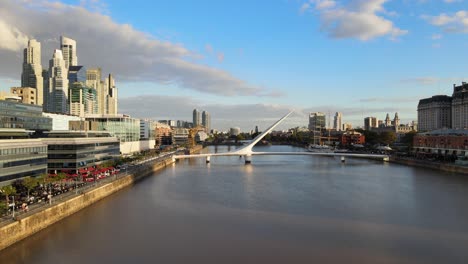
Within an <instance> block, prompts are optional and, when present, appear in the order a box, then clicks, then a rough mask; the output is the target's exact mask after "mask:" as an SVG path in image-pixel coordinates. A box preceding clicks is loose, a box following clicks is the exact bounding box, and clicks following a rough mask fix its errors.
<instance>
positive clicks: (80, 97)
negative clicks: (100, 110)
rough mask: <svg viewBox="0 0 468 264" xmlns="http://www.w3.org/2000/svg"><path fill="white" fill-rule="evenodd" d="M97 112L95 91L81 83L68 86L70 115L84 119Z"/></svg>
mask: <svg viewBox="0 0 468 264" xmlns="http://www.w3.org/2000/svg"><path fill="white" fill-rule="evenodd" d="M96 112H97V104H96V90H95V89H94V88H92V87H87V86H86V85H85V83H83V82H74V83H73V84H71V85H70V114H71V115H75V116H79V117H85V115H89V114H95V113H96Z"/></svg>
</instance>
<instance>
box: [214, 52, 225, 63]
mask: <svg viewBox="0 0 468 264" xmlns="http://www.w3.org/2000/svg"><path fill="white" fill-rule="evenodd" d="M216 58H217V59H218V62H219V63H222V62H223V61H224V53H223V52H218V54H216Z"/></svg>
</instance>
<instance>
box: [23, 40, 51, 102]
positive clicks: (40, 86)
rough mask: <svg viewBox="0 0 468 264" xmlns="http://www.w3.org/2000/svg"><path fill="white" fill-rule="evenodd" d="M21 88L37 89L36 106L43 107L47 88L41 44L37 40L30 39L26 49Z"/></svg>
mask: <svg viewBox="0 0 468 264" xmlns="http://www.w3.org/2000/svg"><path fill="white" fill-rule="evenodd" d="M21 86H22V87H31V88H34V89H36V91H35V102H34V104H37V105H40V106H42V105H43V103H44V89H45V87H44V80H43V76H42V64H41V43H40V42H38V41H37V40H35V39H30V40H29V41H28V47H26V48H25V49H24V56H23V72H22V73H21Z"/></svg>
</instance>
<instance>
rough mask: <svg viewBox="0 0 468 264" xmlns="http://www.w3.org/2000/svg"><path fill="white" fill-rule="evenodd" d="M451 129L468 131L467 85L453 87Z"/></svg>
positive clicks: (464, 83)
mask: <svg viewBox="0 0 468 264" xmlns="http://www.w3.org/2000/svg"><path fill="white" fill-rule="evenodd" d="M452 128H453V129H468V83H466V82H463V83H462V85H460V86H456V85H454V86H453V94H452Z"/></svg>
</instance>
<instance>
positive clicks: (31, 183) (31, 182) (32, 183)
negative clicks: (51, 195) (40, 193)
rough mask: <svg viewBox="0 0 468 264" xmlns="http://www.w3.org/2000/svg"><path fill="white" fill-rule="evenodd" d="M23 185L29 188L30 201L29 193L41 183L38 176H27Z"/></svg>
mask: <svg viewBox="0 0 468 264" xmlns="http://www.w3.org/2000/svg"><path fill="white" fill-rule="evenodd" d="M22 185H23V186H24V187H26V189H27V190H28V201H29V193H30V192H31V190H32V189H34V188H36V186H37V185H39V182H38V180H37V179H36V178H33V177H27V178H25V179H24V180H23V182H22Z"/></svg>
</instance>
